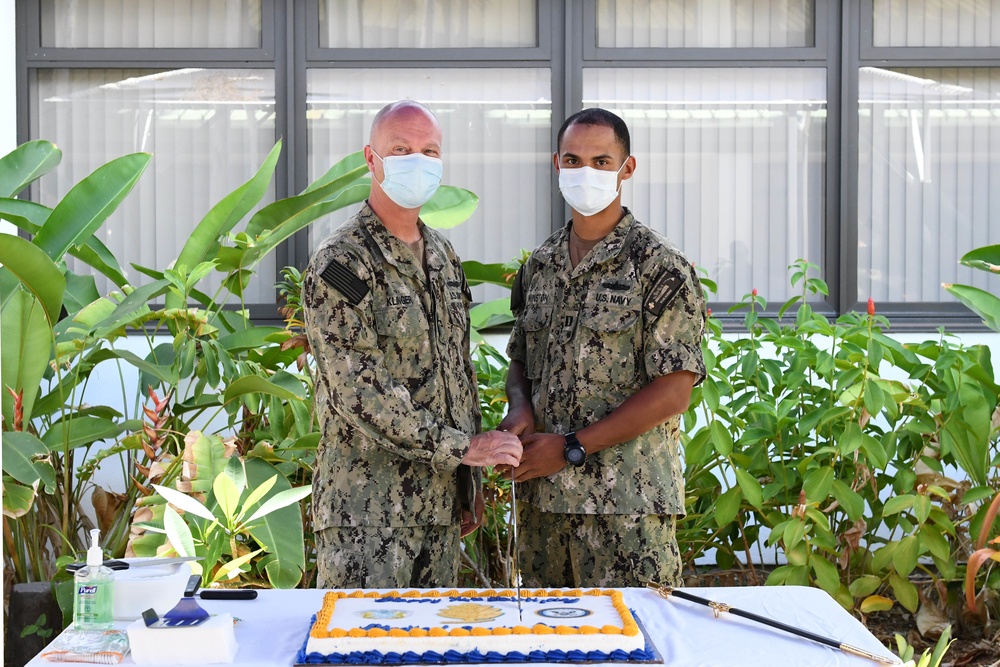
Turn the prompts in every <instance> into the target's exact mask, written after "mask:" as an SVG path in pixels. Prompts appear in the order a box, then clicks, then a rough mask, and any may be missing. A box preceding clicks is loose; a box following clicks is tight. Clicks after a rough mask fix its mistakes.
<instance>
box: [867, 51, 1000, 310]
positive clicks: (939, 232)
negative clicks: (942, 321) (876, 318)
mask: <svg viewBox="0 0 1000 667" xmlns="http://www.w3.org/2000/svg"><path fill="white" fill-rule="evenodd" d="M859 81H860V85H859V88H860V103H859V121H860V123H859V130H860V131H859V134H860V136H859V142H858V145H859V164H858V299H859V300H864V299H867V298H868V297H869V296H871V297H874V298H875V299H876V300H888V301H904V302H920V301H932V302H933V301H953V298H952V297H951V296H950V295H949V294H948V293H947V292H945V291H944V289H942V288H941V283H942V282H948V283H951V282H960V283H965V284H971V285H976V286H977V287H981V288H983V289H990V283H989V280H988V279H989V276H988V275H987V274H985V273H984V272H982V271H974V270H972V269H968V268H965V267H961V266H960V265H959V264H958V259H959V258H960V257H961V256H962V255H964V254H965V253H966V252H968V251H970V250H972V249H974V248H978V247H981V246H985V245H992V244H996V243H1000V225H998V224H997V211H998V210H1000V68H985V67H984V68H894V69H882V68H875V67H865V68H862V69H861V72H860V75H859Z"/></svg>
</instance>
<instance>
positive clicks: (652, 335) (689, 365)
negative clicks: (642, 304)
mask: <svg viewBox="0 0 1000 667" xmlns="http://www.w3.org/2000/svg"><path fill="white" fill-rule="evenodd" d="M669 270H672V271H674V272H675V274H676V275H679V276H681V277H682V278H683V282H682V284H681V287H680V288H679V289H678V292H677V296H676V297H675V298H674V299H673V300H672V301H671V302H670V304H668V305H667V307H666V308H664V309H663V312H661V313H660V314H659V315H658V316H655V317H653V316H651V315H650V313H648V312H644V313H643V314H644V315H645V316H646V322H645V323H644V326H645V327H646V334H647V335H646V336H644V337H643V341H644V342H643V346H644V348H645V349H644V350H643V355H644V359H645V364H646V373H647V375H648V376H649V378H650V379H653V378H657V377H661V376H664V375H669V374H670V373H676V372H677V371H690V372H691V373H694V374H695V376H696V377H697V380H696V382H695V384H700V383H701V382H702V380H704V379H705V359H704V356H703V354H702V349H701V343H702V338H703V337H704V334H705V317H706V305H705V294H704V292H703V291H702V288H701V282H700V281H699V280H698V276H697V275H696V274H695V272H694V268H693V267H691V265H689V264H682V263H680V262H676V263H674V266H673V267H672V268H671V269H669Z"/></svg>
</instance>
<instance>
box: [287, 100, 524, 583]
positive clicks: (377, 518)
mask: <svg viewBox="0 0 1000 667" xmlns="http://www.w3.org/2000/svg"><path fill="white" fill-rule="evenodd" d="M365 158H366V160H367V161H368V167H369V169H370V170H371V172H372V189H371V196H370V198H369V199H368V201H367V202H366V203H365V205H364V206H363V207H362V208H361V211H360V212H359V213H358V214H357V215H355V216H354V217H353V218H351V219H350V220H349V221H347V222H346V223H344V225H343V226H342V227H340V229H338V230H337V231H335V232H334V233H333V234H331V235H330V236H329V237H328V238H327V239H326V240H324V241H323V243H322V244H321V245H320V247H319V248H318V249H317V250H316V253H315V254H314V255H313V258H312V260H311V262H310V265H309V268H308V269H307V271H306V275H305V280H304V285H303V303H304V306H305V323H306V333H307V335H308V337H309V344H310V347H311V348H312V352H313V355H314V357H315V359H316V411H317V415H318V418H319V423H320V428H321V430H322V439H321V441H320V444H319V447H318V449H317V452H316V468H315V471H314V477H313V523H314V526H315V530H316V546H317V551H318V553H317V566H318V568H317V569H318V571H319V575H318V581H317V585H318V586H319V587H320V588H394V587H421V588H426V587H440V586H444V587H451V586H454V585H456V583H457V581H456V580H457V574H458V555H459V536H460V531H461V534H464V533H466V532H470V531H471V530H472V529H474V528H475V527H476V525H477V524H478V522H479V521H480V519H481V517H482V499H481V497H480V496H481V494H479V493H478V490H477V487H478V475H475V476H474V475H473V469H472V468H470V466H483V465H494V464H497V463H505V464H508V465H517V462H518V460H519V458H520V454H521V445H520V443H519V442H518V440H517V438H516V437H515V436H514V435H511V434H508V433H499V432H491V433H482V434H479V430H480V415H479V402H478V398H477V391H476V375H475V372H474V370H473V367H472V361H471V359H470V353H469V316H468V309H469V303H470V300H471V295H470V294H469V288H468V286H467V284H466V281H465V276H464V274H463V272H462V265H461V262H460V261H459V259H458V257H457V256H456V255H455V251H454V250H453V249H452V247H451V244H449V243H448V241H447V240H446V239H445V238H444V237H443V236H441V235H440V234H439V233H437V232H435V231H434V230H432V229H429V228H427V227H425V226H424V225H423V223H421V222H420V220H419V218H418V214H419V211H420V206H421V205H422V204H423V203H424V202H426V201H427V200H428V199H430V197H431V196H432V195H433V194H434V191H435V190H436V189H437V186H438V184H439V183H440V177H441V164H440V163H441V129H440V126H439V125H438V123H437V119H436V118H434V116H433V114H431V113H430V111H428V110H427V109H426V108H424V107H423V106H421V105H419V104H417V103H415V102H405V101H404V102H397V103H394V104H390V105H389V106H387V107H385V108H384V109H382V111H380V112H379V113H378V114H377V115H376V117H375V120H374V121H373V123H372V130H371V139H370V144H369V145H368V146H365ZM477 434H478V435H477ZM463 511H464V515H463ZM460 521H461V528H460Z"/></svg>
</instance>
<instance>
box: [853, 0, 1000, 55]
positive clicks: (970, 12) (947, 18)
mask: <svg viewBox="0 0 1000 667" xmlns="http://www.w3.org/2000/svg"><path fill="white" fill-rule="evenodd" d="M872 27H873V31H872V45H873V46H896V47H899V46H911V47H912V46H1000V0H960V1H956V0H874V16H873V26H872Z"/></svg>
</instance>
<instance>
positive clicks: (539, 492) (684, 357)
mask: <svg viewBox="0 0 1000 667" xmlns="http://www.w3.org/2000/svg"><path fill="white" fill-rule="evenodd" d="M570 225H572V222H571V223H570ZM570 225H567V226H566V227H565V228H563V229H562V230H560V231H558V232H556V233H555V234H553V235H552V236H551V237H549V239H548V240H546V241H545V242H544V243H543V244H542V245H541V246H539V248H538V249H537V250H535V252H534V253H532V255H531V257H530V259H529V260H528V262H527V263H526V264H525V266H524V267H523V268H522V269H521V272H520V273H519V275H518V278H517V279H516V281H515V286H514V293H513V295H512V302H513V303H514V306H515V311H516V313H517V320H516V322H515V325H514V330H513V332H512V334H511V339H510V343H509V345H508V347H507V354H508V355H509V356H510V358H511V359H512V360H517V361H521V362H523V363H524V373H525V376H526V377H527V379H528V380H529V381H530V382H531V392H532V396H531V399H532V405H533V407H534V413H535V422H536V426H535V428H536V430H539V431H544V432H547V433H559V434H564V433H568V432H570V431H577V430H580V429H583V428H584V427H586V426H588V425H590V424H592V423H594V422H596V421H598V420H599V419H601V418H603V417H605V416H607V415H608V414H609V413H610V412H612V411H613V410H614V409H615V408H617V407H618V406H619V405H621V404H622V403H623V402H624V401H625V400H626V399H627V398H629V397H630V396H632V395H633V394H635V393H636V391H638V390H639V389H640V388H642V387H643V386H645V385H646V384H648V383H649V382H650V381H651V380H652V379H654V378H656V377H660V376H663V375H667V374H669V373H673V372H676V371H682V370H686V371H690V372H692V373H694V374H695V375H696V376H697V381H698V382H700V381H701V380H702V379H703V378H704V376H705V365H704V359H703V358H702V352H701V340H702V336H703V333H704V329H705V298H704V294H703V293H702V289H701V284H700V282H699V281H698V278H697V275H696V274H695V272H694V270H693V268H692V266H691V264H690V263H689V262H688V261H687V260H686V259H685V258H684V257H683V255H681V254H680V252H678V251H677V250H676V249H675V248H673V247H672V246H670V245H669V244H668V243H667V241H666V240H665V239H664V238H663V237H661V236H660V235H658V234H657V233H655V232H653V231H652V230H650V229H649V228H647V227H645V226H644V225H642V224H640V223H638V222H636V221H635V220H634V218H633V217H632V214H631V213H630V212H628V210H627V209H626V214H625V217H624V218H622V220H621V221H620V222H619V223H618V225H617V226H616V227H615V228H614V229H613V230H612V231H611V233H610V234H608V236H606V237H605V238H604V239H603V240H602V241H600V242H599V243H598V244H597V245H596V246H594V247H593V249H591V251H590V252H589V253H588V254H587V256H586V257H584V258H583V260H582V261H581V262H580V263H579V264H578V265H577V267H576V268H575V269H574V268H572V265H571V263H570V255H569V233H570ZM679 429H680V417H679V416H676V417H673V418H671V419H670V420H668V421H667V422H666V423H665V424H663V425H661V426H657V427H656V428H654V429H652V430H651V431H649V432H647V433H645V434H643V435H641V436H639V437H637V438H635V439H634V440H630V441H628V442H625V443H621V444H618V445H616V446H614V447H609V448H607V449H605V450H603V451H601V452H598V453H596V454H591V455H590V456H588V457H587V459H586V462H585V464H584V465H583V466H581V467H578V468H577V467H573V466H571V465H567V466H566V467H565V468H563V469H562V470H561V471H559V472H558V473H556V474H554V475H551V476H549V477H544V478H537V479H532V480H529V481H526V482H524V483H522V484H520V485H519V487H518V497H519V499H520V500H521V501H523V502H521V503H520V512H519V521H520V531H519V540H520V562H521V566H522V569H523V574H524V577H525V583H526V584H527V585H534V586H636V585H640V583H639V582H640V580H642V581H645V580H648V579H657V580H659V581H661V582H663V583H667V582H670V583H672V584H676V583H678V579H679V576H680V556H679V554H678V550H677V543H676V539H675V536H674V526H675V517H676V515H683V514H684V479H683V471H684V469H683V456H682V452H681V449H680V442H679V440H680V431H679Z"/></svg>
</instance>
